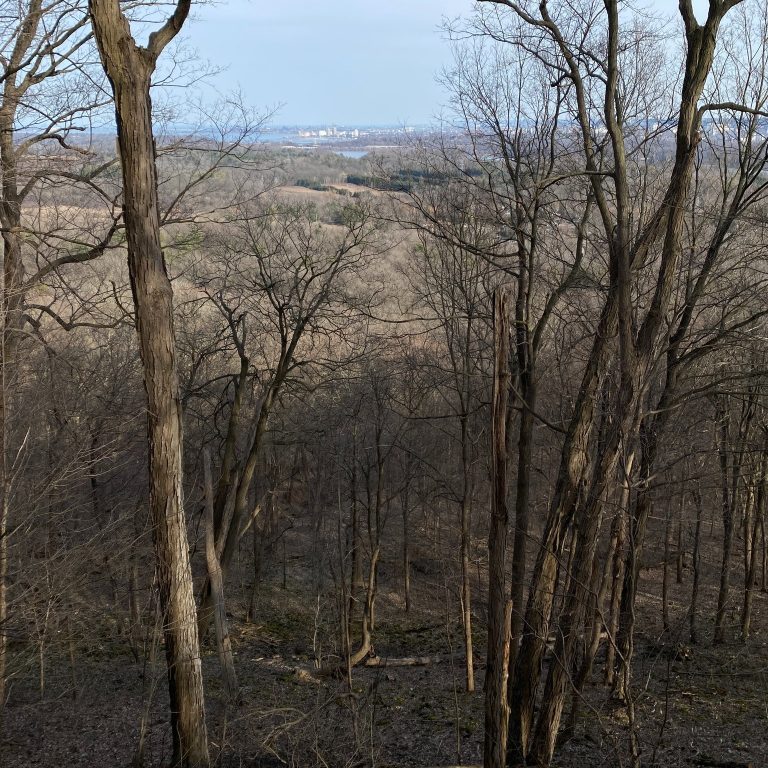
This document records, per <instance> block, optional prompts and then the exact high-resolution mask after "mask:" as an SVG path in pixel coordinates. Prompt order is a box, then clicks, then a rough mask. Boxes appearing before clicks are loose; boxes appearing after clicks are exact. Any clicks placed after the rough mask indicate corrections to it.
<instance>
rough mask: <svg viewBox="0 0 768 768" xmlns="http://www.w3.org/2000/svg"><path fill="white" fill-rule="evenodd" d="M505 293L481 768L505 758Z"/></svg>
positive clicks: (500, 307) (499, 309) (497, 354)
mask: <svg viewBox="0 0 768 768" xmlns="http://www.w3.org/2000/svg"><path fill="white" fill-rule="evenodd" d="M508 300H509V295H508V293H507V292H506V291H505V290H504V289H502V288H499V289H497V290H496V293H495V295H494V301H493V349H494V378H493V413H492V417H491V418H492V424H491V527H490V531H489V534H488V656H487V661H486V667H485V745H484V749H483V765H484V767H485V768H503V766H504V765H505V764H506V759H507V730H508V721H509V702H508V700H507V679H508V665H509V644H510V637H509V633H510V623H511V620H512V610H511V609H512V605H511V602H510V601H508V600H507V596H506V577H505V570H504V568H505V560H506V551H507V533H508V528H509V514H508V511H507V438H506V421H507V402H508V398H509V385H510V373H509V333H510V329H509V306H508Z"/></svg>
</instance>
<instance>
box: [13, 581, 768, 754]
mask: <svg viewBox="0 0 768 768" xmlns="http://www.w3.org/2000/svg"><path fill="white" fill-rule="evenodd" d="M659 577H660V569H651V570H649V571H644V572H643V583H642V585H641V596H640V601H639V605H638V616H639V622H638V624H639V628H640V631H639V634H638V637H637V651H636V663H635V666H634V686H633V697H634V701H635V705H636V723H637V735H638V739H639V744H640V748H641V750H642V754H641V759H642V765H643V766H644V767H646V768H647V767H650V766H669V767H670V768H671V767H673V766H691V765H704V766H706V765H712V766H725V765H728V766H732V767H733V768H738V766H744V767H746V766H747V765H750V764H751V765H752V766H753V768H757V767H758V766H768V644H767V643H768V635H767V634H766V617H767V616H768V597H767V596H766V595H765V594H760V593H758V594H757V595H756V597H755V617H754V622H753V626H754V632H753V636H752V639H751V640H750V641H749V642H748V643H747V644H746V645H745V644H742V643H740V642H738V641H737V640H736V639H735V637H736V631H735V630H736V628H735V627H734V631H733V633H732V635H733V638H734V639H733V640H732V641H731V642H729V643H728V644H726V645H723V646H718V647H713V646H712V643H711V618H710V617H711V611H710V610H709V607H708V606H710V605H711V604H712V601H713V600H714V597H715V595H714V586H711V587H710V586H708V585H704V589H703V592H702V595H701V605H702V618H701V621H700V635H701V637H700V642H699V644H698V645H695V646H694V645H691V644H690V642H688V632H687V622H686V620H685V606H686V605H687V600H688V593H689V590H690V583H689V582H690V574H689V573H687V572H686V574H685V579H684V582H683V584H681V585H677V584H673V585H672V593H671V605H670V607H671V618H672V630H671V631H670V632H669V633H668V634H666V635H665V634H663V633H661V631H660V627H659V625H660V614H661V610H660V601H659V599H658V598H657V597H656V596H655V595H654V593H656V592H657V590H656V586H657V585H658V580H659ZM673 581H674V579H673ZM710 581H711V580H710ZM287 586H288V589H286V590H283V589H282V588H281V586H280V585H279V584H271V585H265V587H264V589H263V590H262V591H261V595H260V599H259V604H258V616H259V621H258V623H253V624H248V623H246V622H243V621H239V620H238V619H237V617H239V616H242V615H243V612H244V606H242V605H235V606H234V607H233V619H232V628H233V638H234V645H235V649H236V654H237V659H236V661H237V669H238V674H239V678H240V680H239V682H240V685H241V689H242V697H241V701H240V702H239V703H238V704H237V705H233V706H228V707H227V706H225V705H224V702H223V697H222V692H221V689H220V686H219V684H218V660H217V658H216V655H215V653H213V652H212V650H211V649H207V650H206V652H205V658H204V668H205V673H206V687H207V691H206V692H207V698H208V706H209V720H208V722H209V738H210V742H211V749H212V753H213V754H214V755H215V756H216V757H217V760H218V764H219V765H222V766H262V767H264V768H267V767H268V768H272V767H273V766H280V765H286V766H295V767H296V768H309V766H327V767H328V768H332V767H335V766H339V767H342V766H344V767H349V768H352V767H353V766H364V765H375V766H382V767H383V766H392V767H395V766H398V767H402V768H411V767H413V768H416V767H417V766H418V767H422V766H441V765H456V764H464V765H469V764H477V763H480V762H481V747H482V729H483V697H482V678H483V669H482V664H481V663H478V665H477V678H478V679H477V684H478V686H477V687H478V690H477V692H475V693H474V694H467V693H465V692H464V691H463V688H462V685H463V668H462V666H463V652H462V647H461V633H460V628H459V626H458V623H457V621H456V619H457V615H458V611H457V605H456V604H455V597H453V596H452V594H451V591H450V590H445V589H444V590H443V591H442V593H441V591H440V589H439V588H438V587H437V586H436V585H432V590H431V592H427V591H425V592H423V593H422V594H417V595H416V596H415V597H416V599H415V608H414V610H413V611H412V612H411V614H410V615H408V616H407V617H406V618H403V617H404V614H403V613H402V612H401V607H400V605H399V598H398V596H397V595H395V594H387V593H383V594H382V595H381V599H380V612H379V619H378V628H377V632H376V646H375V647H376V652H377V653H378V655H379V656H380V657H381V658H382V659H386V658H399V657H402V656H407V655H408V656H409V655H419V656H429V657H430V658H431V659H432V663H430V664H428V665H424V666H411V667H397V666H392V667H388V666H386V665H383V666H377V667H369V668H360V669H356V670H355V671H354V674H353V695H351V696H350V695H349V691H348V688H347V684H346V682H345V681H344V680H339V679H335V678H332V677H327V676H322V675H320V674H319V673H318V671H317V669H316V664H315V661H314V660H315V658H317V657H320V658H325V659H332V651H333V648H332V647H331V646H332V640H331V639H329V638H331V637H332V632H331V630H330V626H329V622H330V619H329V618H327V617H328V616H330V615H331V614H332V613H333V611H332V606H329V605H325V604H323V602H322V600H319V601H318V602H317V603H316V605H315V606H314V609H315V610H314V611H312V610H307V602H306V599H305V598H302V594H306V592H305V591H304V590H303V589H302V585H291V584H290V583H289V584H288V585H287ZM651 587H653V589H651ZM740 599H741V590H740V589H739V588H738V586H735V587H734V588H733V600H734V609H733V611H732V612H731V614H730V619H731V620H732V621H733V622H734V624H736V623H737V622H738V610H737V606H738V603H739V602H740ZM478 602H479V601H478ZM452 603H453V604H452ZM324 617H325V618H324ZM476 624H477V626H478V627H479V626H480V625H481V624H482V620H481V617H480V616H477V617H476ZM324 644H325V645H326V646H327V648H323V645H324ZM100 646H101V647H100V648H97V649H96V650H93V649H91V650H90V651H89V653H88V654H87V655H86V654H85V653H80V651H78V652H77V654H76V656H75V664H74V678H73V667H72V664H71V660H70V658H69V657H68V655H67V654H64V655H63V656H61V657H56V656H55V654H52V655H51V657H50V658H48V660H47V663H46V667H47V674H46V688H45V693H44V696H43V698H42V699H41V697H40V692H39V682H38V678H39V669H36V667H35V666H34V664H33V663H32V661H30V666H29V669H28V671H27V673H26V674H22V675H19V676H18V677H17V678H16V679H14V680H13V681H12V685H11V691H10V700H9V704H8V707H7V709H6V713H5V715H4V718H3V724H2V728H3V733H2V743H1V749H0V765H1V766H3V767H5V766H7V767H8V768H11V767H12V766H13V767H14V768H15V767H18V768H22V767H24V768H26V767H27V766H29V767H30V768H31V766H44V767H45V768H54V766H73V768H75V767H76V766H78V767H79V766H82V768H86V767H88V768H90V767H91V766H128V765H130V764H132V761H133V759H134V757H135V754H136V750H137V745H138V744H139V734H140V730H141V728H140V721H141V718H142V713H143V712H146V737H145V748H144V758H145V765H147V766H158V765H163V764H164V763H166V762H167V760H168V758H169V756H170V735H169V728H168V721H167V715H166V702H167V692H166V690H165V679H164V676H163V669H162V649H161V651H160V654H159V658H158V660H157V661H156V663H155V664H154V665H145V664H143V663H138V662H137V661H136V660H135V659H134V658H133V657H132V656H131V655H130V654H129V653H127V652H125V651H126V644H125V642H124V640H122V641H121V640H120V639H119V638H116V639H113V641H111V642H110V640H109V638H108V637H107V638H105V639H104V641H103V642H102V643H101V644H100ZM483 648H484V637H483V636H482V634H480V633H478V634H477V637H476V649H477V657H478V661H479V662H481V661H482V657H483V655H484V654H483ZM120 649H122V651H121V650H120ZM601 658H602V652H601V656H600V657H598V662H597V664H596V667H595V674H594V676H593V682H592V683H591V684H590V685H589V686H588V688H587V690H586V694H585V701H584V703H583V705H582V707H581V713H582V714H581V716H580V719H579V721H578V724H577V727H576V729H575V733H574V736H573V738H572V739H571V740H570V741H568V742H567V743H566V744H564V745H563V746H562V748H561V749H560V750H559V751H558V755H557V758H556V760H555V763H554V765H556V766H561V767H562V768H566V767H567V768H598V766H624V765H629V762H628V759H627V745H628V739H629V727H628V720H627V711H626V708H625V707H624V706H623V705H619V704H617V703H615V702H613V701H611V699H610V697H609V692H608V691H607V689H606V688H605V687H604V686H603V685H602V684H600V683H599V680H600V678H601V675H602V667H601V664H600V660H601ZM75 691H76V694H75ZM148 694H151V701H150V704H149V706H148V707H147V706H146V702H147V698H148Z"/></svg>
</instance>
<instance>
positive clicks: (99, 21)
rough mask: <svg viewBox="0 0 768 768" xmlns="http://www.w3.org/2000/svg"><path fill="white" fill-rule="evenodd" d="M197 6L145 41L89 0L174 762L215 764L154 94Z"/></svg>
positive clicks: (114, 6)
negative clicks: (165, 55)
mask: <svg viewBox="0 0 768 768" xmlns="http://www.w3.org/2000/svg"><path fill="white" fill-rule="evenodd" d="M189 8H190V2H189V0H179V3H178V5H177V6H176V8H175V10H174V12H173V14H172V15H171V16H170V17H169V18H168V20H167V21H166V23H165V24H164V25H163V26H161V27H160V28H159V29H157V30H156V31H155V32H153V33H152V34H151V35H150V36H149V41H148V43H147V46H146V47H141V46H137V44H136V43H135V41H134V39H133V36H132V34H131V29H130V23H129V22H128V19H127V18H126V17H125V16H124V15H123V13H122V11H121V9H120V4H119V2H118V0H90V2H89V9H90V13H91V18H92V21H93V29H94V34H95V37H96V41H97V44H98V47H99V53H100V56H101V61H102V64H103V66H104V70H105V71H106V73H107V76H108V78H109V80H110V83H111V85H112V91H113V94H114V99H115V114H116V120H117V136H118V144H119V149H120V162H121V166H122V173H123V211H124V219H125V228H126V236H127V246H128V266H129V271H130V277H131V288H132V290H133V298H134V303H135V307H136V329H137V332H138V338H139V351H140V354H141V360H142V363H143V366H144V386H145V389H146V393H147V406H148V408H147V416H148V443H149V485H150V499H149V504H150V517H151V520H152V526H153V538H154V546H155V557H156V565H157V579H158V585H159V592H160V609H161V613H162V622H163V633H164V636H165V652H166V661H167V665H168V688H169V693H170V705H171V729H172V734H173V756H172V762H173V765H174V766H183V767H184V768H192V767H193V766H195V767H196V766H207V765H208V764H209V756H208V739H207V733H206V727H205V706H204V698H203V677H202V669H201V663H200V651H199V645H198V638H197V627H196V609H195V600H194V595H193V591H192V571H191V568H190V562H189V548H188V543H187V527H186V518H185V515H184V507H183V498H182V494H183V489H182V455H181V452H182V421H181V404H180V401H179V391H178V375H177V370H176V350H175V338H174V328H173V289H172V286H171V282H170V280H169V278H168V273H167V271H166V266H165V258H164V254H163V250H162V247H161V242H160V214H159V209H158V196H157V168H156V165H155V147H154V140H153V133H152V106H151V100H150V96H149V89H150V84H151V78H152V73H153V72H154V69H155V65H156V62H157V58H158V56H159V55H160V53H161V52H162V50H163V48H164V47H165V46H166V45H167V44H168V43H169V42H170V41H171V40H172V39H173V37H175V35H176V34H177V33H178V32H179V30H180V29H181V26H182V24H183V23H184V21H185V19H186V17H187V15H188V13H189Z"/></svg>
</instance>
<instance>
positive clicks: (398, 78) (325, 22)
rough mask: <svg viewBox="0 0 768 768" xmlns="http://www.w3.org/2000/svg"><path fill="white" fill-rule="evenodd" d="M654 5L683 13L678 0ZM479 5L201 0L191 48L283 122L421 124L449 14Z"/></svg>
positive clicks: (431, 101) (221, 83)
mask: <svg viewBox="0 0 768 768" xmlns="http://www.w3.org/2000/svg"><path fill="white" fill-rule="evenodd" d="M651 5H653V6H654V7H655V8H656V9H658V10H661V11H663V12H667V11H668V12H670V13H674V14H676V9H677V2H676V1H675V0H655V2H652V3H651ZM696 5H697V6H701V5H702V3H701V2H698V3H696ZM472 6H473V2H472V0H303V2H294V3H287V2H275V0H228V1H227V0H224V2H220V3H217V4H215V5H211V6H200V7H198V9H197V10H196V12H195V16H194V18H193V21H192V23H190V24H189V25H188V27H187V28H186V31H187V40H188V44H189V45H190V46H191V47H193V48H195V49H196V50H197V51H198V52H199V54H200V55H201V56H202V57H203V58H205V59H208V60H209V61H211V63H213V64H214V65H216V66H219V67H225V68H226V71H225V72H222V73H220V74H219V75H217V76H216V78H215V80H214V85H215V88H216V89H218V90H220V91H225V92H228V91H233V90H238V89H239V90H240V91H241V93H242V94H243V96H244V98H245V100H246V102H247V103H248V104H249V105H250V106H252V107H256V108H259V109H271V108H273V107H276V106H278V105H282V106H281V108H280V110H279V112H278V115H277V117H276V122H278V123H285V124H329V125H330V124H333V123H336V124H340V125H341V124H365V123H377V124H383V123H390V124H406V123H410V124H419V123H427V122H431V121H432V120H433V119H434V118H435V117H436V116H437V115H438V114H439V112H440V108H441V105H442V104H443V103H444V101H445V96H444V93H443V91H442V88H441V86H440V85H439V84H438V83H437V82H436V76H437V74H438V73H439V72H440V70H441V68H442V67H444V66H446V65H447V64H449V63H450V49H449V45H448V43H447V42H446V41H445V39H444V34H443V32H442V31H441V29H440V25H441V20H442V19H443V18H444V17H448V18H453V17H456V16H458V15H460V14H466V13H469V12H470V11H471V9H472ZM193 7H194V6H193Z"/></svg>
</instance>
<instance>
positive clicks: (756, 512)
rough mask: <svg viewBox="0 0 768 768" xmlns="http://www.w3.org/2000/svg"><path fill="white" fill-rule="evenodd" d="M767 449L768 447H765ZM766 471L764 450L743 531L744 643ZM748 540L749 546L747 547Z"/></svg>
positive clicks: (742, 616) (749, 615)
mask: <svg viewBox="0 0 768 768" xmlns="http://www.w3.org/2000/svg"><path fill="white" fill-rule="evenodd" d="M766 447H768V446H766ZM767 470H768V452H766V450H765V448H764V449H763V451H762V453H761V455H760V469H759V470H758V475H757V498H756V502H755V506H754V508H753V512H752V515H753V517H754V522H751V521H750V520H749V518H748V517H747V519H746V520H745V530H744V539H745V542H744V546H745V561H744V606H743V608H742V611H741V639H742V640H743V641H744V642H745V643H746V642H747V640H748V639H749V630H750V624H751V621H752V596H753V594H754V590H755V581H756V577H757V546H756V541H757V531H758V525H759V524H760V522H761V521H762V519H763V516H764V515H765V490H766V489H765V482H766V471H767ZM747 539H749V542H750V543H749V546H748V545H747Z"/></svg>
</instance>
